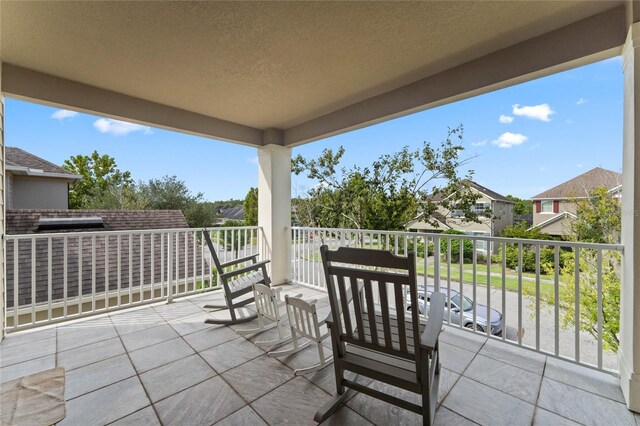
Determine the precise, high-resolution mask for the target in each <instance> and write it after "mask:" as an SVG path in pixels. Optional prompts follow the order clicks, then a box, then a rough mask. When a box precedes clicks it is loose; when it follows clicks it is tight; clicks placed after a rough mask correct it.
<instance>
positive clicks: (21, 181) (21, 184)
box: [4, 147, 80, 209]
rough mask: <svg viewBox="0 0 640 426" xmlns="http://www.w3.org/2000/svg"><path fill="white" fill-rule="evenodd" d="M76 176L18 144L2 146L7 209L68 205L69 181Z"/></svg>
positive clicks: (75, 179)
mask: <svg viewBox="0 0 640 426" xmlns="http://www.w3.org/2000/svg"><path fill="white" fill-rule="evenodd" d="M78 179H80V175H76V174H73V173H70V172H69V171H67V170H65V169H63V168H62V167H59V166H56V165H55V164H53V163H50V162H49V161H47V160H44V159H42V158H40V157H37V156H35V155H33V154H31V153H28V152H27V151H24V150H22V149H20V148H15V147H6V148H5V176H4V182H5V188H6V192H5V196H6V207H7V209H68V208H69V184H72V183H74V182H75V181H77V180H78Z"/></svg>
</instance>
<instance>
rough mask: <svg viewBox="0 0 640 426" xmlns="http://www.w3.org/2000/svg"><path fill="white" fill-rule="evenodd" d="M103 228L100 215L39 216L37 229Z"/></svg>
mask: <svg viewBox="0 0 640 426" xmlns="http://www.w3.org/2000/svg"><path fill="white" fill-rule="evenodd" d="M85 228H104V222H103V221H102V218H101V217H41V218H40V219H39V221H38V231H44V230H60V229H85Z"/></svg>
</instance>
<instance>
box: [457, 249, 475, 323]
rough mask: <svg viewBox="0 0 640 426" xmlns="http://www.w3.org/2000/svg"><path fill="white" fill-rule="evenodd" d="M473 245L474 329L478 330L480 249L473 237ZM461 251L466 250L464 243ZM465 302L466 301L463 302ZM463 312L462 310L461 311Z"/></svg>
mask: <svg viewBox="0 0 640 426" xmlns="http://www.w3.org/2000/svg"><path fill="white" fill-rule="evenodd" d="M471 246H472V247H473V253H472V254H471V257H472V264H473V289H472V291H473V331H476V330H477V313H478V312H477V311H478V309H477V306H478V295H477V289H478V250H477V244H476V240H475V239H473V240H472V244H471ZM460 251H462V252H464V244H462V245H461V246H460ZM463 304H464V302H463ZM461 313H462V312H461Z"/></svg>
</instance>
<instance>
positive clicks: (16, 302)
mask: <svg viewBox="0 0 640 426" xmlns="http://www.w3.org/2000/svg"><path fill="white" fill-rule="evenodd" d="M19 246H20V240H19V239H15V240H13V328H17V327H19V326H20V322H19V319H20V318H19V316H18V313H19V310H20V299H19V295H20V276H19V269H18V265H20V262H19V260H20V258H19V257H18V247H19Z"/></svg>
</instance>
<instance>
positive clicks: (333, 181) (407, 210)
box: [292, 126, 479, 230]
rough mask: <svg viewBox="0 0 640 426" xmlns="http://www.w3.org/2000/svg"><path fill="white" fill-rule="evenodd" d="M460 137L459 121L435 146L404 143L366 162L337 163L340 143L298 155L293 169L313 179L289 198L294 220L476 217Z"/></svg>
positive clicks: (394, 222)
mask: <svg viewBox="0 0 640 426" xmlns="http://www.w3.org/2000/svg"><path fill="white" fill-rule="evenodd" d="M462 136H463V128H462V126H459V127H457V128H454V129H449V131H448V133H447V137H446V139H445V140H444V141H442V142H441V143H440V146H439V147H435V148H434V147H433V146H432V145H431V144H430V143H428V142H426V141H425V142H424V143H423V146H422V148H421V149H418V150H415V151H413V150H410V149H409V148H408V147H404V148H402V149H401V150H400V151H398V152H395V153H393V154H385V155H382V156H381V157H380V158H379V159H378V160H376V161H374V162H373V164H372V165H371V166H369V167H359V166H353V167H351V168H346V167H342V168H340V161H341V159H342V157H343V155H344V152H345V150H344V148H342V147H340V148H339V149H338V150H336V151H335V152H334V151H333V150H331V149H325V150H324V151H323V152H322V155H321V156H320V157H318V158H316V159H306V158H304V157H302V156H301V155H298V156H297V157H295V158H294V159H293V160H292V171H293V173H295V174H296V175H299V174H303V173H304V174H306V176H307V177H308V178H310V179H313V180H315V181H317V182H318V184H317V185H316V186H315V187H314V188H313V189H311V190H309V192H308V194H307V197H300V198H297V199H296V200H295V201H294V203H293V205H294V216H295V219H296V220H297V221H298V222H299V223H301V224H302V225H306V226H321V227H337V228H357V229H379V230H397V229H403V228H404V226H405V225H406V223H407V222H409V221H410V220H412V219H414V218H415V217H416V216H418V214H422V215H423V216H424V220H427V221H430V222H432V221H433V218H432V215H433V214H434V213H435V212H436V210H438V209H444V210H451V209H453V208H455V209H457V210H461V211H463V212H464V220H467V221H477V220H478V214H477V213H476V212H474V211H473V209H472V207H473V206H474V205H475V202H476V200H477V199H478V198H479V196H478V194H477V193H475V192H474V191H472V190H471V186H470V181H471V178H472V176H473V171H472V170H470V171H468V172H467V173H466V174H464V175H462V173H461V171H460V169H461V168H462V166H463V165H465V164H466V163H467V161H469V159H460V158H459V156H460V154H461V152H462V151H463V150H464V148H463V146H462Z"/></svg>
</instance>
